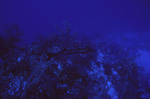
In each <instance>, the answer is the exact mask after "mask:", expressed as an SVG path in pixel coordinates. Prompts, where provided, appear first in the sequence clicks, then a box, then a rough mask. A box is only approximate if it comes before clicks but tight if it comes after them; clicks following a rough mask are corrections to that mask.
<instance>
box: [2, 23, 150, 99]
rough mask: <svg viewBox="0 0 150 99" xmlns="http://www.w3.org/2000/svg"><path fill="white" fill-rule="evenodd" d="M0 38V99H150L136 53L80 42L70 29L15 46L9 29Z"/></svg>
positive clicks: (14, 30) (16, 32) (16, 33)
mask: <svg viewBox="0 0 150 99" xmlns="http://www.w3.org/2000/svg"><path fill="white" fill-rule="evenodd" d="M5 34H6V35H3V36H0V98H1V99H150V77H149V76H148V74H145V73H144V70H143V71H142V69H141V67H139V66H138V65H137V63H136V62H135V59H136V57H137V56H138V54H137V50H135V49H130V47H129V48H127V47H125V46H122V45H119V44H118V43H115V42H108V41H107V40H106V41H105V40H101V39H99V40H91V39H90V40H88V39H79V38H77V37H76V36H74V35H72V34H71V33H70V29H69V28H66V29H65V30H61V29H59V33H56V34H54V35H53V36H51V37H47V38H46V37H45V38H44V39H40V38H39V39H37V40H35V41H34V42H32V43H31V44H26V45H18V44H17V43H19V42H21V39H20V36H21V35H22V32H21V31H20V29H19V27H17V26H15V25H13V26H10V27H9V28H8V29H7V31H6V33H5Z"/></svg>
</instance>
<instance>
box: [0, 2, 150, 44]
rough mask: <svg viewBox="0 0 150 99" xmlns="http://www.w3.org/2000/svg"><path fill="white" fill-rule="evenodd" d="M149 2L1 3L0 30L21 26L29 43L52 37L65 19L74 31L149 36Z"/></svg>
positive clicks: (93, 33) (94, 33)
mask: <svg viewBox="0 0 150 99" xmlns="http://www.w3.org/2000/svg"><path fill="white" fill-rule="evenodd" d="M149 5H150V1H149V0H0V30H1V33H2V31H3V29H4V27H5V24H9V25H10V24H19V25H20V27H21V28H22V30H23V32H24V33H25V35H24V39H25V41H26V42H28V41H30V40H32V39H33V38H34V35H35V34H38V33H43V34H48V33H52V32H53V31H55V26H56V25H59V24H60V23H63V22H64V21H65V20H66V21H68V22H69V23H70V24H71V29H72V32H79V33H82V34H92V35H96V36H98V35H99V34H100V33H103V34H106V33H108V34H109V33H127V32H135V33H145V32H149V31H150V29H149V28H150V6H149Z"/></svg>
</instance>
